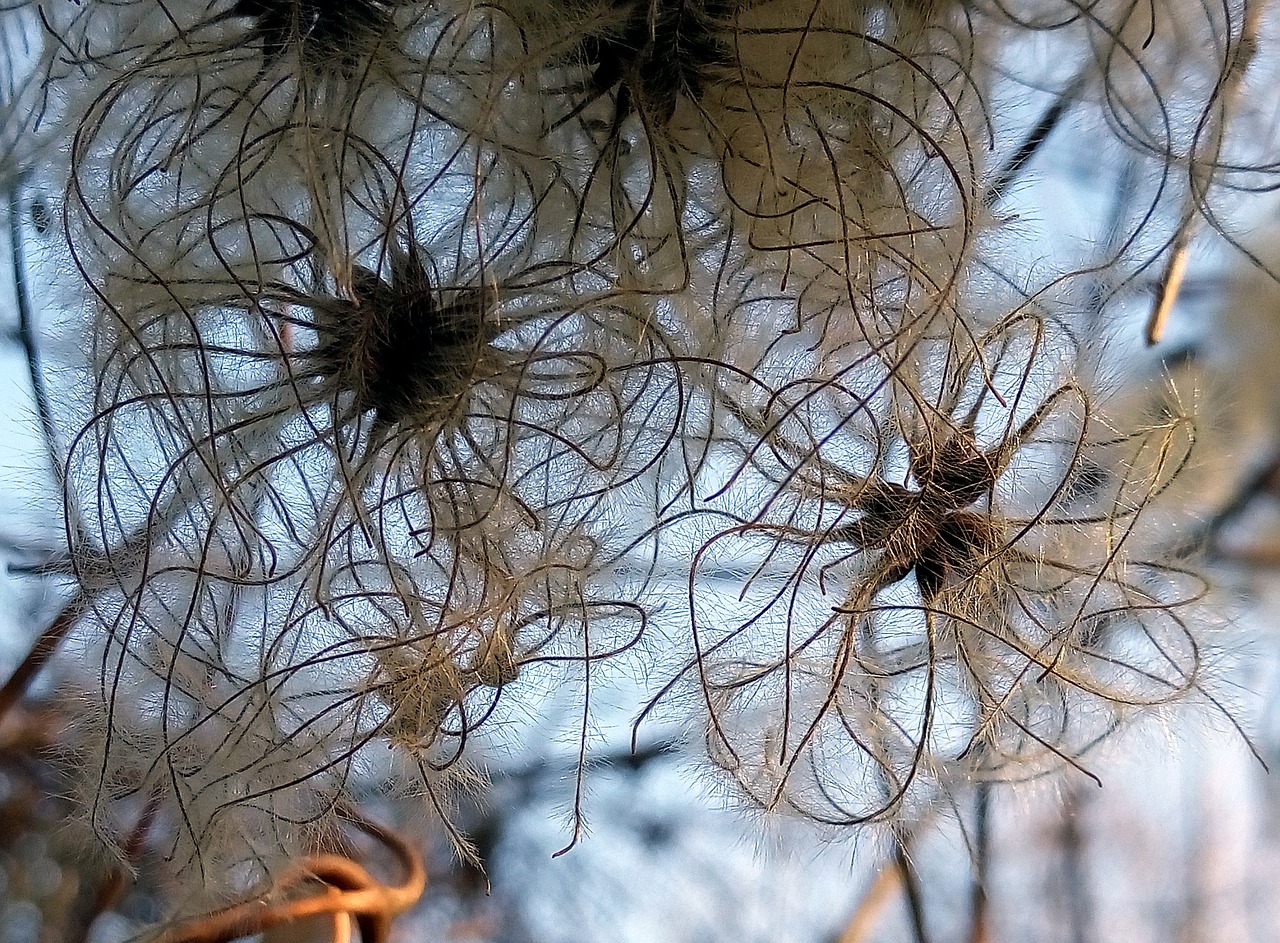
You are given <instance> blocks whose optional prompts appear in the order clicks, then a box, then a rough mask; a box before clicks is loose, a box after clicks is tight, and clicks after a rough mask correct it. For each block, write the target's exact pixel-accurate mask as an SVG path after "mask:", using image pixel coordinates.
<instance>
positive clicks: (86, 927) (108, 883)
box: [69, 792, 160, 943]
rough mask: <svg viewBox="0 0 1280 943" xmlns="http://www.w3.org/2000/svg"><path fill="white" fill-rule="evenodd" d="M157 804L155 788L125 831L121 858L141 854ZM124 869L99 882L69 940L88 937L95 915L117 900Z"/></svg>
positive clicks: (123, 885)
mask: <svg viewBox="0 0 1280 943" xmlns="http://www.w3.org/2000/svg"><path fill="white" fill-rule="evenodd" d="M159 807H160V795H159V793H157V792H153V793H152V794H151V798H150V799H148V800H147V804H146V806H145V807H144V808H143V810H142V814H141V815H140V816H138V822H137V824H136V825H134V827H133V831H132V832H130V833H129V837H128V839H127V840H126V841H125V843H124V849H123V850H124V859H125V861H126V862H128V863H130V864H132V863H134V862H136V861H137V860H138V859H139V858H140V857H141V856H142V848H143V843H144V842H146V840H147V833H148V832H150V831H151V825H152V823H153V822H154V821H155V817H156V813H157V812H158V811H159ZM128 879H129V874H128V872H127V871H126V870H125V869H124V868H122V867H117V868H115V869H114V870H113V871H112V872H111V873H110V874H109V875H107V878H106V880H105V881H103V882H102V885H101V886H100V887H99V888H98V893H97V894H96V895H95V896H94V899H93V903H92V904H91V905H90V906H89V912H88V914H87V916H86V917H85V920H84V922H83V924H82V927H83V929H81V930H80V932H79V933H77V934H76V935H75V936H73V937H71V939H70V941H69V943H84V941H85V940H87V939H89V931H90V930H91V929H92V928H93V923H94V921H95V920H97V919H98V917H100V916H102V915H103V914H104V913H106V912H107V911H109V910H112V909H114V908H115V906H116V905H117V904H118V903H120V899H121V898H122V897H124V892H125V889H126V888H127V887H128Z"/></svg>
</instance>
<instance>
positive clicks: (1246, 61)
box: [1146, 0, 1267, 346]
mask: <svg viewBox="0 0 1280 943" xmlns="http://www.w3.org/2000/svg"><path fill="white" fill-rule="evenodd" d="M1266 6H1267V4H1266V3H1265V2H1263V0H1253V2H1250V3H1248V4H1246V5H1245V9H1244V23H1243V24H1242V25H1241V28H1240V38H1239V39H1238V40H1236V43H1235V45H1234V46H1233V47H1232V46H1229V47H1228V55H1227V61H1226V63H1225V64H1224V68H1223V70H1222V77H1221V78H1220V79H1219V83H1218V89H1217V95H1216V96H1215V97H1216V98H1217V99H1218V100H1219V101H1220V102H1221V105H1220V113H1219V117H1218V120H1217V121H1216V122H1213V121H1212V119H1211V118H1210V116H1209V115H1207V114H1206V116H1205V118H1204V121H1203V122H1202V125H1201V130H1202V131H1207V134H1208V138H1209V144H1208V147H1206V148H1205V149H1204V151H1199V150H1197V152H1196V153H1195V154H1193V155H1192V163H1191V185H1190V187H1189V188H1188V191H1187V199H1186V207H1185V208H1184V209H1183V212H1182V219H1181V221H1180V222H1179V223H1178V229H1177V231H1176V232H1175V234H1174V237H1173V242H1172V243H1171V244H1170V247H1169V260H1168V261H1167V262H1166V263H1165V268H1164V272H1163V274H1162V275H1161V276H1160V281H1159V284H1158V287H1157V289H1156V299H1155V305H1154V306H1153V307H1152V309H1151V314H1150V316H1149V317H1148V318H1147V330H1146V339H1147V345H1148V346H1154V345H1155V344H1158V343H1160V338H1161V337H1163V336H1164V329H1165V326H1166V324H1167V323H1168V321H1169V315H1170V313H1171V312H1172V311H1173V306H1174V304H1175V303H1177V300H1178V293H1179V292H1180V291H1181V290H1182V282H1183V280H1184V279H1185V278H1186V274H1187V262H1188V261H1189V252H1190V247H1191V239H1192V237H1193V236H1194V235H1195V230H1196V223H1197V222H1198V221H1199V219H1200V217H1201V216H1202V215H1203V212H1204V211H1203V209H1202V206H1201V201H1202V200H1203V198H1204V192H1203V191H1204V189H1205V188H1206V185H1207V182H1208V181H1202V180H1201V179H1200V168H1201V167H1202V166H1207V167H1209V168H1210V171H1209V172H1210V175H1211V174H1212V168H1213V167H1214V166H1215V165H1216V164H1217V163H1218V156H1219V153H1220V152H1221V150H1222V137H1223V133H1224V129H1225V128H1226V126H1227V120H1228V118H1229V117H1230V112H1231V110H1232V108H1233V107H1234V106H1235V103H1236V98H1237V96H1239V94H1240V91H1241V89H1242V87H1243V85H1244V77H1245V73H1247V72H1248V71H1249V65H1250V63H1251V62H1253V57H1254V56H1255V55H1256V54H1257V51H1258V33H1259V30H1260V28H1261V25H1262V18H1263V13H1264V11H1265V10H1266ZM1211 122H1212V123H1213V125H1215V126H1213V127H1207V126H1208V125H1210V123H1211Z"/></svg>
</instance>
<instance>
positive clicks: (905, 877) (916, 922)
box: [893, 835, 929, 943]
mask: <svg viewBox="0 0 1280 943" xmlns="http://www.w3.org/2000/svg"><path fill="white" fill-rule="evenodd" d="M893 844H894V849H893V857H894V864H895V865H896V866H897V871H898V873H899V874H900V875H901V878H902V891H903V894H904V896H905V897H906V899H907V914H908V916H910V918H911V931H912V933H913V934H914V935H915V936H914V939H915V941H916V943H929V933H928V931H927V930H926V929H925V922H924V895H923V894H921V892H920V878H919V876H918V875H917V874H916V871H915V868H913V867H912V866H911V857H910V853H909V851H908V849H907V838H906V836H903V835H896V836H895V837H894V843H893Z"/></svg>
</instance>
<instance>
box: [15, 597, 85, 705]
mask: <svg viewBox="0 0 1280 943" xmlns="http://www.w3.org/2000/svg"><path fill="white" fill-rule="evenodd" d="M84 604H85V598H84V595H83V594H82V593H77V594H76V595H75V597H74V598H73V599H71V601H70V602H68V603H67V604H66V605H65V606H63V607H62V609H61V611H60V612H59V613H58V615H57V618H55V619H54V620H53V622H51V623H50V624H49V626H48V628H46V629H45V630H44V631H43V632H41V633H40V636H39V637H38V638H37V639H36V640H35V643H34V644H33V645H32V646H31V650H30V651H28V652H27V655H26V657H25V658H23V659H22V662H21V663H20V664H19V665H18V667H17V668H15V669H14V671H13V674H11V675H10V676H9V680H8V681H6V682H5V683H4V685H3V686H0V719H2V718H4V716H5V715H6V714H7V713H8V712H9V711H10V710H12V709H13V706H14V705H15V704H17V703H18V701H20V700H22V696H23V695H24V694H26V693H27V688H29V687H30V686H31V682H32V681H34V680H35V678H36V675H38V674H39V673H40V672H41V671H42V670H43V669H44V666H45V665H47V664H48V663H49V659H50V658H52V657H53V654H54V652H56V651H57V650H58V646H59V645H61V644H62V640H63V639H64V638H66V636H67V633H68V632H70V631H71V627H72V626H73V625H75V622H76V619H77V618H79V616H80V611H81V609H82V608H83V606H84Z"/></svg>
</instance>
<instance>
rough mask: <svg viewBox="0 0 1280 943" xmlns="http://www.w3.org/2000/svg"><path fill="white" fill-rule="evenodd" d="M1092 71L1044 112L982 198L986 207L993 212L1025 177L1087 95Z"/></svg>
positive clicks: (1077, 79) (1073, 82)
mask: <svg viewBox="0 0 1280 943" xmlns="http://www.w3.org/2000/svg"><path fill="white" fill-rule="evenodd" d="M1090 71H1091V68H1086V69H1084V70H1082V71H1081V72H1079V73H1078V74H1077V75H1076V77H1075V78H1074V79H1072V80H1071V83H1070V84H1069V85H1068V86H1067V87H1066V88H1064V89H1063V90H1062V91H1061V92H1059V93H1058V97H1057V98H1056V99H1055V100H1054V102H1053V104H1052V105H1050V106H1049V107H1048V108H1046V109H1045V112H1044V114H1043V115H1041V116H1040V121H1039V122H1038V123H1037V124H1036V126H1035V127H1034V128H1032V129H1031V131H1030V132H1029V133H1028V134H1027V136H1026V137H1025V138H1023V140H1022V143H1021V144H1020V145H1019V146H1018V149H1017V150H1016V151H1014V152H1013V156H1012V157H1010V158H1009V159H1008V160H1007V161H1006V162H1005V164H1004V166H1002V167H1001V168H1000V170H999V172H998V173H997V174H996V178H995V180H993V181H992V182H991V185H990V186H989V187H987V191H986V193H985V194H983V197H982V204H983V206H985V207H987V209H991V208H992V207H994V206H995V205H996V204H997V203H999V202H1000V201H1001V200H1002V199H1004V196H1005V193H1006V192H1008V189H1009V185H1010V184H1012V183H1013V182H1014V181H1015V180H1017V179H1018V175H1019V174H1020V173H1022V168H1023V167H1025V166H1026V164H1027V162H1028V161H1030V160H1031V158H1032V157H1034V156H1035V155H1036V151H1038V150H1040V148H1041V147H1042V146H1043V145H1044V142H1045V141H1047V140H1048V139H1049V135H1050V134H1052V133H1053V131H1054V129H1055V128H1057V126H1058V125H1059V123H1060V122H1061V121H1062V119H1063V117H1064V116H1065V115H1066V113H1067V112H1068V111H1070V110H1071V106H1072V105H1074V104H1075V103H1076V102H1077V101H1079V100H1080V94H1081V93H1082V92H1083V91H1084V88H1085V85H1086V84H1087V82H1088V78H1089V73H1090Z"/></svg>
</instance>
